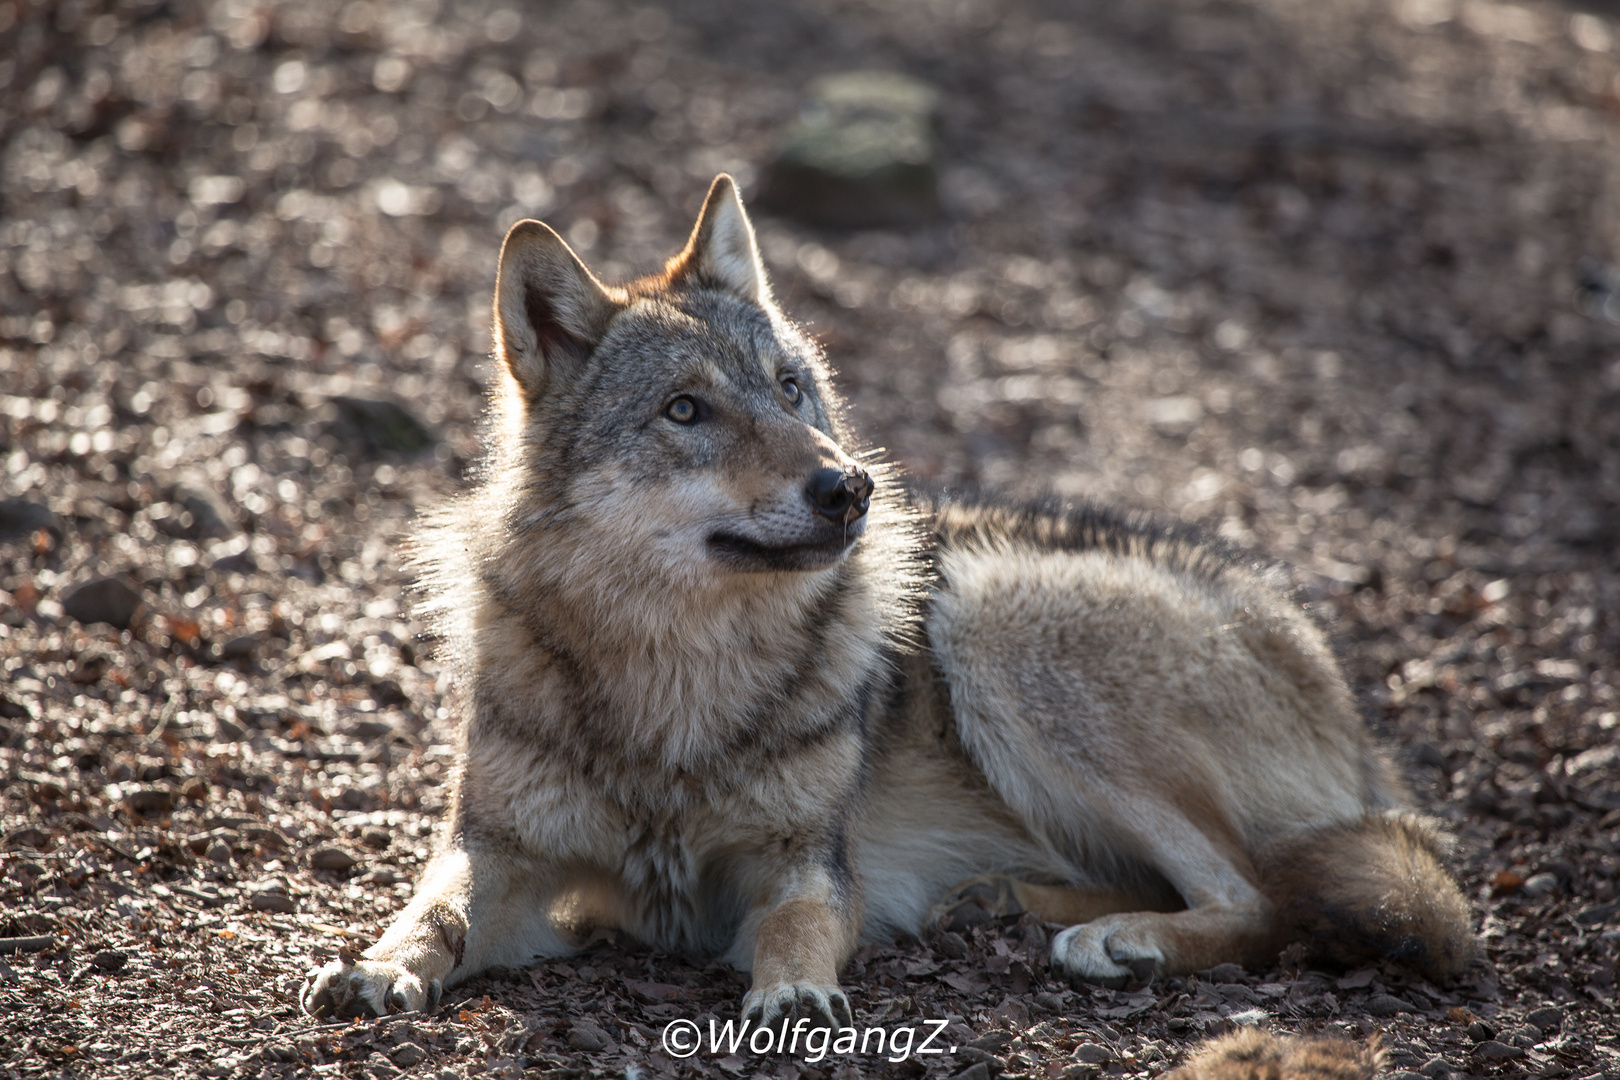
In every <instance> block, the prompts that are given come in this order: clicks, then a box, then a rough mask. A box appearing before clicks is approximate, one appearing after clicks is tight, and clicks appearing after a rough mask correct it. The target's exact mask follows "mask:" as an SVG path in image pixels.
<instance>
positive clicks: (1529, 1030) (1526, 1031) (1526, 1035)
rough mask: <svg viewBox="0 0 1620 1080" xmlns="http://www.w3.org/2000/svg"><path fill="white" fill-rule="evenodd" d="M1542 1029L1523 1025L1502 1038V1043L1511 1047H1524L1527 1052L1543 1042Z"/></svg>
mask: <svg viewBox="0 0 1620 1080" xmlns="http://www.w3.org/2000/svg"><path fill="white" fill-rule="evenodd" d="M1541 1039H1542V1035H1541V1029H1540V1028H1538V1027H1535V1026H1534V1025H1532V1024H1522V1025H1520V1026H1519V1027H1516V1028H1514V1029H1513V1030H1512V1031H1510V1032H1508V1033H1507V1034H1506V1035H1504V1036H1502V1041H1503V1042H1505V1043H1507V1044H1508V1045H1510V1046H1518V1047H1522V1048H1524V1049H1526V1050H1528V1049H1530V1048H1531V1047H1533V1046H1535V1045H1536V1044H1537V1043H1539V1042H1541Z"/></svg>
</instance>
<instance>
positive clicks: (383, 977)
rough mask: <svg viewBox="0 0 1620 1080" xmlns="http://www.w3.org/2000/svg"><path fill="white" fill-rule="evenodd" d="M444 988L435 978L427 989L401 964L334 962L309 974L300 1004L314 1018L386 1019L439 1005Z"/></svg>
mask: <svg viewBox="0 0 1620 1080" xmlns="http://www.w3.org/2000/svg"><path fill="white" fill-rule="evenodd" d="M440 993H441V988H440V986H439V980H437V979H434V980H433V982H432V983H431V984H430V985H428V986H423V985H422V980H421V979H419V978H417V977H416V976H415V975H412V974H411V973H410V972H409V971H406V970H405V969H404V968H402V967H400V966H399V965H398V964H391V963H389V962H388V961H386V960H358V961H355V962H354V963H349V962H347V961H344V960H333V961H332V962H331V963H329V964H327V965H326V966H325V967H321V968H316V969H315V970H314V971H311V972H310V973H309V978H308V980H307V981H305V983H304V989H303V991H302V992H301V993H300V994H299V995H298V1004H299V1005H300V1006H302V1007H303V1010H304V1011H305V1012H306V1013H308V1014H309V1015H311V1016H319V1017H338V1018H341V1019H344V1020H348V1019H352V1018H354V1017H357V1016H386V1015H388V1014H389V1013H396V1012H420V1011H421V1010H422V1009H424V1008H430V1007H432V1006H433V1005H437V1004H438V1003H439V994H440Z"/></svg>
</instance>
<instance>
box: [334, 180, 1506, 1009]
mask: <svg viewBox="0 0 1620 1080" xmlns="http://www.w3.org/2000/svg"><path fill="white" fill-rule="evenodd" d="M495 329H496V346H495V354H496V358H497V366H498V368H499V371H500V373H501V380H502V382H501V386H500V388H499V390H498V391H497V393H496V395H495V400H494V420H493V424H492V434H491V439H490V442H491V445H490V447H489V457H488V460H487V463H486V465H485V469H484V473H483V476H482V479H481V480H480V482H479V483H478V484H477V485H476V486H475V487H474V488H473V489H472V490H471V491H469V492H468V493H467V494H466V495H465V496H463V497H462V498H460V499H459V500H457V501H456V502H454V503H453V504H451V505H450V506H449V507H448V508H446V509H445V510H443V511H441V512H440V513H439V514H437V515H436V516H435V517H434V518H433V519H432V520H431V521H430V523H429V524H428V526H427V528H426V530H425V532H424V535H423V539H422V542H421V547H420V558H419V565H420V569H421V572H422V577H423V581H424V583H425V586H426V590H427V594H428V601H427V611H428V613H429V615H430V617H431V618H432V620H433V621H434V625H435V627H436V628H437V630H438V632H439V633H440V635H441V636H442V637H443V639H444V641H445V642H446V643H447V648H448V654H449V656H450V659H451V660H452V662H453V664H454V667H455V670H456V673H457V676H458V679H459V685H460V688H461V689H460V692H461V694H462V696H463V698H464V702H465V721H464V724H463V728H462V732H463V734H462V739H463V741H462V745H461V747H460V754H459V759H458V768H457V774H456V781H455V798H454V800H453V803H452V807H451V809H450V830H449V840H448V842H447V844H446V846H445V847H444V849H443V850H442V851H441V852H440V853H439V854H438V856H437V857H436V858H435V860H434V861H433V863H432V864H431V865H430V867H429V868H428V870H427V871H426V873H425V874H424V876H423V879H422V881H421V882H420V884H419V886H418V889H417V892H416V895H415V898H414V899H413V900H412V901H411V903H410V904H409V906H407V907H406V909H405V910H404V911H403V912H402V913H401V914H400V915H399V916H398V917H397V918H396V919H395V920H394V922H393V924H392V925H391V926H390V928H389V929H388V931H387V933H386V934H385V935H384V936H383V938H382V939H381V941H379V942H378V943H377V944H376V945H375V946H373V947H372V948H370V949H369V950H367V951H366V953H365V955H364V959H361V960H359V961H358V962H353V963H351V962H348V961H346V960H340V961H334V962H333V963H332V964H330V965H328V966H327V967H325V968H322V969H320V970H319V971H317V972H315V973H314V974H313V975H312V978H311V981H310V983H309V984H308V985H307V986H306V988H305V992H304V1004H305V1007H306V1008H307V1009H309V1010H310V1011H311V1012H317V1013H324V1012H337V1013H344V1012H350V1011H361V1010H370V1011H375V1012H379V1013H380V1012H384V1011H387V1010H388V1009H390V1008H421V1007H423V1006H424V1005H427V1004H430V1003H431V1002H432V1001H433V1000H435V999H436V998H437V995H438V992H439V989H440V987H442V986H443V985H445V984H448V983H451V982H454V981H456V980H459V979H462V978H465V977H467V976H469V975H471V974H473V973H476V972H477V971H479V970H481V969H483V968H487V967H490V966H492V965H497V964H504V965H511V966H522V965H526V964H529V963H531V962H533V961H534V960H535V959H536V958H545V957H556V956H561V955H564V954H566V953H568V952H569V951H570V950H571V949H573V948H574V947H575V946H576V943H577V942H579V941H580V940H581V935H582V932H583V931H585V930H587V929H588V928H590V927H592V926H603V925H605V926H612V927H616V928H619V929H621V930H623V931H625V932H628V933H630V934H631V935H633V936H635V937H638V938H641V939H643V940H646V941H648V942H651V943H655V944H657V945H660V946H663V947H669V948H695V949H702V950H711V951H714V952H719V953H724V954H725V955H726V956H727V957H729V959H730V961H731V962H732V963H734V964H736V965H737V966H738V967H739V968H742V969H745V970H750V971H751V972H752V976H753V986H752V989H751V990H750V991H749V993H748V995H747V997H746V998H745V1001H744V1008H745V1009H746V1010H748V1011H749V1012H750V1013H751V1014H757V1015H758V1016H759V1017H760V1019H762V1020H764V1021H766V1022H770V1021H771V1020H772V1019H774V1018H776V1017H779V1016H786V1015H805V1016H810V1017H813V1018H816V1019H819V1020H826V1021H837V1022H839V1023H847V1022H848V1021H849V1016H850V1012H849V1005H848V1001H847V999H846V998H845V997H844V995H843V994H842V993H841V992H840V991H839V989H838V973H839V970H840V969H841V968H842V966H843V965H844V963H845V961H846V960H847V959H848V957H849V955H850V952H851V951H852V950H853V949H854V948H855V946H856V944H857V943H858V942H859V941H861V940H862V939H863V938H883V937H887V936H890V935H893V934H896V933H901V932H905V933H921V932H924V931H925V930H926V929H927V928H928V927H929V926H930V925H933V924H937V923H938V922H939V921H940V920H942V919H943V920H950V919H953V918H957V917H960V916H963V915H964V913H966V914H971V913H972V912H973V910H975V909H976V908H988V909H990V910H991V911H992V912H995V913H1003V914H1004V913H1007V912H1009V911H1018V910H1020V909H1025V910H1034V911H1036V912H1038V913H1039V914H1041V915H1042V916H1043V917H1044V918H1046V919H1048V920H1052V921H1060V922H1063V923H1066V924H1069V929H1067V930H1065V931H1064V932H1063V933H1061V934H1059V935H1058V936H1057V937H1056V939H1055V941H1054V943H1053V946H1052V963H1053V965H1054V967H1055V968H1056V969H1057V970H1058V971H1060V972H1063V973H1065V974H1067V975H1069V976H1071V977H1073V978H1077V979H1088V980H1097V981H1114V982H1118V981H1122V980H1124V979H1126V978H1128V977H1131V976H1135V977H1137V978H1143V979H1146V978H1152V977H1154V976H1156V975H1161V974H1175V973H1182V972H1189V971H1195V970H1199V969H1203V968H1207V967H1209V966H1211V965H1214V964H1216V963H1220V962H1223V961H1239V962H1250V961H1263V960H1267V959H1269V958H1271V957H1273V956H1275V950H1276V949H1277V948H1278V947H1279V946H1281V945H1283V944H1285V943H1287V942H1288V941H1289V940H1292V939H1295V938H1297V937H1301V936H1303V937H1304V938H1305V939H1306V941H1307V943H1308V944H1309V945H1311V946H1313V947H1314V948H1316V949H1317V951H1319V952H1323V953H1327V954H1330V955H1332V956H1335V957H1337V958H1339V959H1343V960H1353V959H1361V958H1366V957H1372V956H1387V957H1395V958H1401V959H1405V960H1407V961H1409V962H1411V963H1412V964H1414V965H1416V966H1417V967H1419V968H1420V969H1422V970H1424V971H1425V972H1427V973H1429V974H1431V975H1433V976H1435V977H1437V978H1440V977H1445V976H1448V975H1450V974H1452V973H1454V972H1456V971H1457V970H1458V969H1459V968H1460V967H1462V966H1463V965H1465V964H1466V963H1467V962H1468V961H1469V959H1470V957H1471V956H1472V952H1473V947H1474V946H1473V938H1472V936H1471V933H1470V930H1469V920H1468V909H1467V905H1466V903H1465V902H1464V900H1463V898H1462V896H1461V894H1460V893H1459V892H1458V890H1457V887H1456V885H1455V884H1454V883H1453V881H1452V880H1451V878H1450V877H1449V876H1448V875H1447V873H1446V871H1445V870H1444V868H1443V865H1442V858H1441V856H1442V848H1443V844H1442V838H1441V836H1440V835H1439V834H1438V833H1437V832H1435V831H1434V830H1433V829H1432V828H1431V827H1430V826H1428V825H1427V824H1425V823H1424V822H1422V821H1420V820H1419V819H1418V818H1416V817H1415V816H1413V815H1411V814H1409V813H1407V812H1406V811H1404V810H1403V809H1402V808H1403V806H1404V804H1405V796H1404V794H1403V792H1402V790H1401V788H1400V785H1399V784H1398V783H1397V781H1396V780H1395V778H1394V777H1393V775H1392V772H1391V770H1390V768H1389V766H1388V765H1387V763H1386V762H1385V760H1384V758H1383V757H1382V756H1381V755H1380V753H1379V752H1378V750H1377V749H1376V748H1375V747H1374V746H1373V745H1372V743H1371V742H1370V741H1369V738H1368V736H1367V734H1366V732H1365V731H1364V729H1363V725H1362V723H1361V721H1360V719H1359V717H1358V715H1357V712H1356V709H1355V708H1354V705H1353V703H1352V700H1351V695H1350V693H1349V691H1348V689H1347V687H1346V685H1345V682H1344V680H1343V678H1342V676H1341V675H1340V674H1339V671H1338V669H1337V667H1336V665H1335V663H1334V661H1333V659H1332V657H1331V655H1330V653H1329V651H1328V649H1327V647H1326V645H1325V643H1324V641H1323V638H1322V635H1321V634H1320V633H1319V631H1318V630H1317V628H1316V627H1315V626H1314V625H1313V624H1312V623H1311V621H1310V620H1309V619H1308V618H1307V617H1306V616H1305V615H1304V614H1303V613H1302V612H1301V611H1300V610H1299V609H1298V608H1297V607H1296V606H1295V605H1294V604H1292V603H1291V602H1290V601H1289V600H1288V599H1287V598H1286V597H1285V596H1284V594H1283V593H1282V591H1281V590H1280V589H1279V588H1278V587H1277V585H1276V584H1275V583H1274V582H1273V581H1272V580H1271V576H1270V574H1269V573H1268V572H1267V571H1265V570H1263V569H1259V568H1257V567H1255V566H1254V565H1251V564H1250V563H1248V562H1245V561H1243V560H1241V559H1239V558H1237V557H1235V556H1234V555H1232V554H1231V553H1229V552H1227V551H1226V550H1224V549H1223V548H1221V547H1219V546H1216V545H1212V544H1210V543H1207V542H1204V541H1202V540H1200V539H1199V538H1198V537H1196V536H1195V535H1194V534H1192V533H1191V532H1189V531H1186V530H1182V529H1178V528H1162V527H1159V526H1156V525H1154V524H1152V523H1150V522H1147V521H1144V520H1138V519H1136V518H1134V517H1128V516H1120V515H1115V514H1110V513H1106V512H1103V511H1100V510H1096V509H1089V508H1081V509H1073V508H1067V507H1063V506H1056V505H1054V506H1050V507H1044V506H1037V507H1023V508H1018V507H1009V506H1005V505H1001V504H997V503H994V502H981V501H977V500H968V499H950V498H942V497H933V496H922V495H916V494H908V493H907V491H906V490H905V489H904V488H903V486H902V484H901V483H900V482H899V481H898V480H897V478H896V477H895V476H894V475H893V474H892V472H890V471H888V470H887V469H885V468H882V467H880V466H877V465H874V464H871V463H870V462H869V459H868V458H867V457H866V456H865V455H863V454H862V453H861V452H860V451H859V450H858V446H859V444H858V443H857V442H856V441H855V438H854V436H853V435H852V434H851V433H850V432H849V431H848V429H847V428H846V426H845V423H844V420H843V417H842V410H841V405H840V402H839V400H838V398H837V397H836V396H835V394H834V391H833V389H832V387H831V383H830V381H829V372H828V370H827V368H826V365H825V363H824V362H823V359H822V357H821V355H820V353H819V351H818V350H817V349H816V348H815V347H814V346H813V345H812V344H811V342H810V341H809V340H808V339H807V338H806V337H805V336H804V335H803V334H802V333H800V332H799V331H798V330H797V329H796V328H795V327H794V326H793V325H792V324H791V323H790V322H789V321H788V320H787V319H786V318H785V317H784V316H783V315H782V313H781V312H780V311H779V309H778V308H777V306H776V305H775V303H774V301H773V300H772V297H771V293H770V289H769V285H768V283H767V281H766V278H765V275H764V270H763V266H762V264H761V262H760V258H759V253H758V249H757V246H756V244H755V241H754V235H753V230H752V227H751V226H750V224H749V222H748V218H747V215H746V213H745V212H744V210H743V207H742V204H741V202H740V201H739V199H738V197H737V194H736V191H735V188H734V187H733V185H732V183H731V181H730V180H729V178H726V177H721V178H719V179H718V180H716V182H715V184H714V187H713V188H712V189H711V191H710V194H709V198H708V200H707V202H706V204H705V206H704V209H703V212H702V215H701V216H700V218H699V221H698V224H697V227H696V228H695V229H694V230H693V233H692V239H691V240H690V242H689V243H688V244H687V247H686V249H685V250H684V251H682V252H681V253H680V254H679V255H677V256H676V257H675V258H673V259H671V260H670V262H669V263H668V265H667V266H666V267H665V269H664V270H663V272H661V273H659V274H657V275H654V276H651V277H648V278H643V279H640V280H637V281H634V282H631V283H630V284H628V285H624V286H618V287H610V286H606V285H603V284H602V283H600V282H599V281H597V280H596V278H595V277H594V276H592V275H591V273H590V271H589V270H587V269H586V268H585V267H584V265H583V264H582V263H580V261H579V260H578V258H577V257H576V256H575V255H574V253H573V252H572V251H571V250H569V248H568V246H567V245H566V244H565V243H564V242H563V241H562V240H561V238H559V237H558V236H557V235H556V234H555V233H554V232H552V231H551V230H550V229H548V228H546V227H545V226H544V225H541V224H539V223H538V222H532V221H529V222H521V223H519V224H518V225H515V226H514V227H513V228H512V230H511V232H510V233H509V234H508V235H507V239H506V243H505V245H504V247H503V249H502V254H501V264H500V271H499V278H498V282H497V285H496V294H495ZM863 461H865V462H868V463H867V464H866V465H865V468H864V469H863V467H862V462H863ZM868 471H869V472H870V473H871V475H872V477H873V478H874V480H875V490H873V489H872V486H871V484H869V483H868V482H867V473H868ZM868 494H869V496H870V502H869V509H868V508H867V503H865V502H863V501H862V500H863V499H864V498H866V496H867V495H868Z"/></svg>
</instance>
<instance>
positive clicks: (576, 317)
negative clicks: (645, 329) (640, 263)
mask: <svg viewBox="0 0 1620 1080" xmlns="http://www.w3.org/2000/svg"><path fill="white" fill-rule="evenodd" d="M623 307H624V303H623V300H622V298H619V297H615V296H613V295H612V294H611V293H610V292H609V290H608V289H607V288H606V287H605V286H603V284H602V283H601V282H600V281H598V280H596V275H594V274H592V273H591V272H590V270H588V269H587V268H586V266H585V264H584V263H582V262H580V261H579V256H578V255H575V254H574V252H573V249H572V248H570V247H569V246H568V244H567V243H566V242H565V241H564V240H563V238H562V237H560V236H558V235H557V234H556V233H555V232H554V231H552V229H551V228H550V226H547V225H543V224H541V223H540V222H538V221H520V222H518V223H517V224H516V225H513V226H512V228H511V229H510V230H509V231H508V232H507V234H506V241H505V242H504V243H503V244H501V263H500V270H499V271H498V272H497V273H496V276H495V334H496V338H495V354H496V356H497V357H499V358H500V359H501V360H503V361H505V363H506V367H507V370H508V371H510V372H511V373H512V377H513V378H514V379H516V380H517V383H518V386H519V387H520V388H522V390H523V393H524V395H525V396H526V397H529V398H531V399H532V398H534V397H537V396H538V395H539V394H540V393H541V392H542V391H543V390H544V389H545V388H546V387H547V386H548V385H550V384H552V383H554V382H555V381H556V380H557V379H558V378H559V377H566V376H568V375H571V374H573V373H574V372H575V371H577V370H578V369H579V368H581V367H583V366H584V363H585V360H586V358H587V357H589V356H590V354H591V351H592V350H593V349H595V348H596V346H597V343H598V342H600V341H601V340H602V337H603V335H604V334H606V333H607V329H608V324H609V323H610V322H612V321H613V316H615V315H617V314H618V313H619V311H620V310H621V309H622V308H623Z"/></svg>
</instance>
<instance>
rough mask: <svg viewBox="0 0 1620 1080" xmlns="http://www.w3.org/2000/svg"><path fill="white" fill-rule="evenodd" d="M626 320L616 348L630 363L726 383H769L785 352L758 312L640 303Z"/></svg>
mask: <svg viewBox="0 0 1620 1080" xmlns="http://www.w3.org/2000/svg"><path fill="white" fill-rule="evenodd" d="M629 314H630V318H629V319H628V320H626V322H627V323H628V325H627V326H626V327H625V330H626V331H627V332H626V333H625V334H624V335H623V337H622V338H621V340H620V343H619V344H620V348H619V349H618V350H616V351H617V352H619V353H620V355H621V357H622V358H623V359H624V360H625V361H627V362H628V363H627V364H626V365H625V366H626V367H629V368H636V367H641V370H642V371H643V372H646V371H658V372H662V373H666V374H669V375H673V376H676V377H681V376H685V377H689V378H691V377H696V378H702V379H704V380H706V381H715V382H721V383H731V384H735V385H737V386H738V387H739V388H741V387H744V386H752V385H755V384H757V383H760V382H761V381H765V382H773V381H774V380H775V377H776V371H777V368H778V367H779V366H780V365H781V363H782V361H783V360H784V359H785V358H786V356H787V350H786V348H785V346H784V343H783V342H782V341H780V340H779V339H778V337H777V334H776V329H775V327H774V326H772V325H771V322H770V320H769V319H767V318H765V317H764V315H763V314H760V313H756V312H751V311H747V310H740V311H739V310H728V308H727V307H723V306H719V305H715V306H713V307H709V306H708V305H703V306H699V307H697V308H696V310H694V309H693V308H691V307H676V306H675V305H673V304H669V303H656V302H652V303H649V302H645V301H644V302H642V303H639V304H637V305H636V306H635V308H634V309H632V311H631V312H630V313H629Z"/></svg>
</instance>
